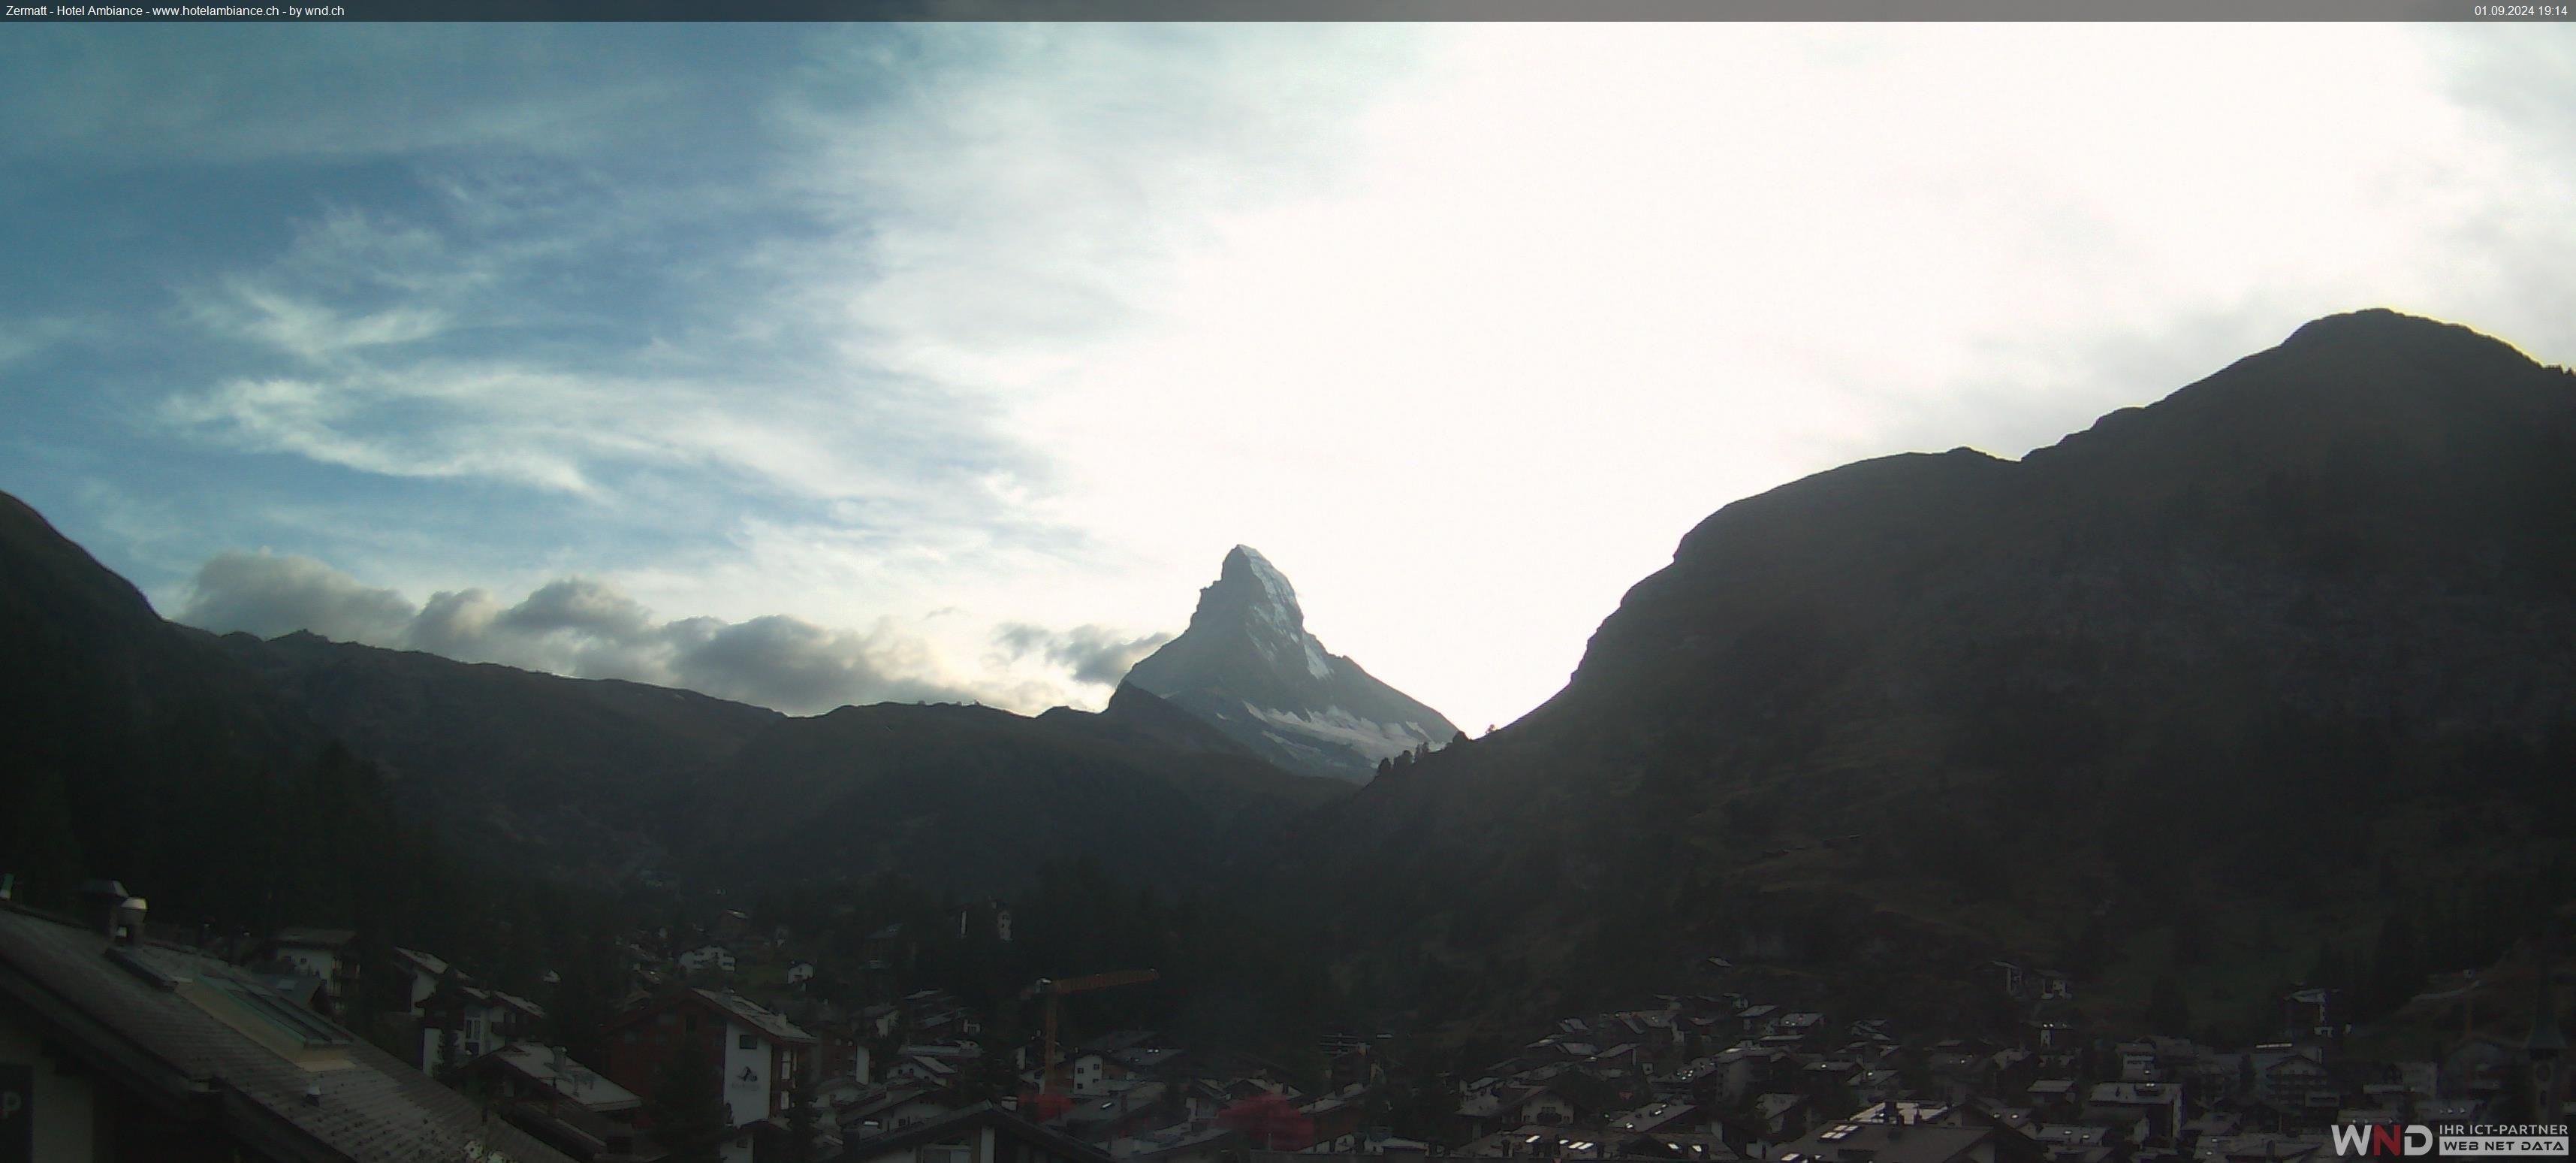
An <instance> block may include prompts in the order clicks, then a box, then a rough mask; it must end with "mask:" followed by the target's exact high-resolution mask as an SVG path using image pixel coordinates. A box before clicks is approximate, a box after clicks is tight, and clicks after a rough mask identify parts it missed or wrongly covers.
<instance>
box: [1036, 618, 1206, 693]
mask: <svg viewBox="0 0 2576 1163" xmlns="http://www.w3.org/2000/svg"><path fill="white" fill-rule="evenodd" d="M1171 640H1172V636H1171V635H1170V634H1169V633H1155V634H1146V635H1143V636H1130V635H1126V634H1123V633H1121V632H1119V631H1117V630H1112V629H1110V628H1109V627H1106V626H1076V627H1074V628H1073V629H1071V630H1061V631H1058V630H1049V629H1047V628H1046V627H1043V626H1034V625H1031V624H1029V623H1026V622H1011V623H1007V624H1005V625H1003V626H1002V627H1001V628H1000V629H998V630H995V631H994V632H993V641H994V642H995V643H996V644H998V645H999V646H1000V647H1001V648H1002V651H1003V656H1004V657H1005V658H1007V659H1009V660H1011V661H1014V662H1016V661H1018V660H1020V659H1022V658H1028V657H1031V656H1036V657H1042V658H1044V659H1046V660H1047V661H1048V662H1051V663H1054V664H1056V665H1057V666H1061V667H1063V668H1065V669H1066V670H1067V671H1069V672H1071V673H1072V675H1073V680H1074V681H1075V682H1085V683H1093V684H1096V685H1100V686H1116V685H1117V684H1118V683H1119V682H1120V681H1121V680H1123V679H1125V678H1126V677H1127V671H1128V670H1129V669H1130V668H1132V667H1134V666H1135V665H1136V663H1137V662H1138V661H1139V660H1141V659H1143V658H1144V657H1145V656H1146V655H1148V654H1152V653H1153V652H1154V651H1155V649H1156V648H1158V647H1160V646H1162V645H1163V644H1164V643H1166V642H1169V641H1171Z"/></svg>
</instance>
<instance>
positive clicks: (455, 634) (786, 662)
mask: <svg viewBox="0 0 2576 1163" xmlns="http://www.w3.org/2000/svg"><path fill="white" fill-rule="evenodd" d="M177 620H178V621H181V622H185V623H187V624H189V625H192V626H200V627H204V628H205V629H208V630H213V631H216V632H218V633H232V632H235V631H243V632H248V633H251V634H255V635H258V636H260V637H262V638H273V637H276V636H278V635H280V634H288V633H292V632H294V631H297V630H309V631H311V632H313V633H315V634H319V635H321V636H323V637H325V638H330V639H333V640H336V641H342V642H361V643H366V644H368V645H371V646H383V647H390V648H394V649H402V650H422V651H427V652H429V653H432V654H439V655H444V656H446V657H449V658H456V659H462V660H465V661H469V662H497V663H502V664H504V665H508V666H516V667H523V668H526V669H529V670H542V671H548V672H551V673H555V674H566V675H572V676H575V677H578V678H622V679H628V680H631V681H635V682H647V683H653V684H656V685H660V686H673V687H685V688H687V689H690V690H695V691H700V692H703V693H705V694H710V695H714V696H716V697H718V698H725V699H734V700H737V701H740V702H746V703H757V704H759V705H762V706H767V707H775V708H777V709H779V710H781V711H786V712H789V713H791V714H812V713H816V712H821V711H827V710H830V709H832V708H834V707H838V706H843V705H846V704H866V703H881V702H969V701H975V700H977V699H979V698H985V699H987V700H988V701H989V697H990V696H989V693H988V692H982V691H979V690H976V689H973V688H970V687H966V686H961V685H958V684H956V683H954V682H951V681H949V680H946V679H943V678H940V677H939V676H938V670H937V665H936V662H935V660H934V659H933V657H932V655H931V653H930V650H929V648H928V647H927V646H926V645H924V644H923V643H922V642H920V641H919V640H918V639H915V638H912V637H909V636H907V635H904V634H902V633H900V632H897V631H896V630H894V629H892V628H890V627H886V626H882V625H881V626H880V627H878V628H877V629H875V630H872V631H867V632H861V631H856V630H847V629H833V628H830V627H825V626H818V625H815V624H814V623H811V622H807V621H804V620H803V619H800V618H793V617H788V616H785V615H770V616H767V617H761V618H753V619H750V620H748V621H743V622H726V621H723V620H721V619H717V618H682V619H679V620H676V621H660V620H657V619H655V618H654V617H653V614H652V612H651V611H650V610H648V609H646V608H645V607H644V606H643V605H642V604H641V603H639V602H637V601H635V600H634V599H633V598H630V597H628V596H626V595H625V594H622V593H619V592H618V591H617V590H615V589H614V588H611V587H609V586H607V585H604V584H602V583H599V582H596V581H589V580H584V579H580V578H566V579H563V580H559V581H554V582H549V583H547V584H546V585H545V586H543V587H541V588H539V589H537V590H536V591H535V592H534V593H531V594H529V595H528V596H527V597H526V598H525V599H523V600H521V601H519V602H518V603H516V604H514V605H505V604H503V603H502V602H501V601H500V600H499V599H497V598H495V597H493V596H492V595H491V594H490V593H489V592H487V591H484V590H480V589H472V590H462V591H442V592H440V593H437V594H433V595H431V596H430V599H429V600H428V601H427V602H426V603H422V604H419V605H415V604H413V603H412V602H411V600H410V599H408V598H405V597H403V596H402V595H401V594H399V593H396V592H395V591H393V590H389V589H379V588H375V587H371V586H368V585H366V584H365V583H362V582H360V581H359V580H357V579H356V578H353V577H350V576H349V575H347V574H345V573H341V572H340V571H338V570H336V569H333V568H331V567H330V566H328V565H325V564H323V563H321V562H319V561H315V560H313V559H311V558H306V557H292V556H281V555H276V554H268V553H239V552H227V553H222V554H218V555H216V556H215V557H214V558H212V559H211V560H209V561H207V562H206V563H205V565H204V566H202V567H200V568H199V569H198V571H197V575H196V579H195V582H194V588H193V590H192V592H191V594H190V597H189V599H188V602H187V605H186V607H185V608H184V609H182V610H181V611H180V613H179V615H178V619H177ZM997 637H998V642H997V645H998V647H999V648H1000V650H1001V652H1002V655H1003V657H1005V658H1007V659H1014V660H1015V659H1020V658H1026V657H1030V656H1032V655H1034V656H1038V657H1042V658H1044V659H1046V660H1047V661H1049V662H1052V663H1054V664H1056V665H1059V666H1062V667H1064V668H1066V669H1067V670H1068V671H1070V672H1071V674H1072V677H1073V678H1074V680H1075V681H1078V682H1084V683H1096V684H1110V683H1115V682H1117V681H1118V680H1119V679H1120V678H1121V677H1123V676H1124V675H1125V674H1126V673H1127V668H1128V667H1129V666H1130V665H1132V664H1133V663H1134V662H1135V660H1136V659H1138V658H1141V657H1143V656H1144V655H1146V654H1147V653H1150V652H1151V651H1152V650H1153V649H1154V648H1155V647H1156V646H1159V645H1161V644H1162V643H1163V642H1165V641H1166V640H1168V639H1169V638H1170V635H1168V634H1156V635H1151V636H1147V637H1141V638H1139V637H1130V636H1125V635H1121V634H1119V633H1117V632H1115V631H1112V630H1109V629H1107V628H1104V627H1100V626H1082V627H1078V628H1076V629H1073V630H1069V631H1061V632H1059V631H1053V630H1049V629H1046V628H1044V627H1040V626H1031V625H1027V624H1024V623H1014V624H1012V625H1010V626H1008V627H1005V628H1004V629H1003V630H1002V631H1001V632H1000V633H999V635H998V636H997ZM1012 693H1013V694H1016V695H1019V696H1022V697H1025V696H1026V695H1028V694H1029V693H1031V692H1029V691H1028V690H1026V689H1019V690H1015V691H1014V692H1012Z"/></svg>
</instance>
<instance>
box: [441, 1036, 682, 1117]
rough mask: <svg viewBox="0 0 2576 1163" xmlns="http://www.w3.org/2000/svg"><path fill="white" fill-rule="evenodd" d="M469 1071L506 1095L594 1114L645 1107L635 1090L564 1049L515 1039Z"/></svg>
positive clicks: (621, 1112)
mask: <svg viewBox="0 0 2576 1163" xmlns="http://www.w3.org/2000/svg"><path fill="white" fill-rule="evenodd" d="M467 1070H468V1071H469V1072H470V1073H471V1074H473V1075H475V1076H477V1077H479V1078H481V1079H483V1080H484V1081H485V1083H486V1084H487V1093H490V1094H492V1095H495V1096H497V1097H499V1098H503V1099H513V1100H528V1101H540V1102H545V1103H549V1104H564V1105H570V1106H578V1107H580V1108H582V1109H583V1110H587V1111H590V1112H591V1113H593V1114H602V1115H623V1116H630V1117H631V1116H633V1115H634V1113H635V1112H636V1111H637V1110H638V1109H640V1108H641V1107H642V1106H643V1105H644V1100H643V1099H642V1098H640V1097H638V1096H637V1095H636V1093H635V1092H634V1091H631V1090H628V1089H626V1088H625V1087H623V1086H619V1085H618V1084H616V1083H614V1082H611V1081H609V1079H608V1076H607V1075H604V1074H601V1073H599V1072H598V1071H596V1070H593V1069H591V1068H590V1067H587V1066H584V1065H582V1064H581V1063H579V1062H576V1061H573V1058H572V1055H570V1054H566V1053H564V1051H563V1050H562V1049H561V1048H560V1047H554V1046H540V1045H538V1044H536V1043H534V1042H512V1043H510V1044H509V1045H507V1046H503V1047H502V1048H500V1049H498V1050H495V1051H493V1052H491V1053H489V1054H486V1055H484V1056H482V1057H480V1058H477V1059H475V1060H474V1061H473V1062H472V1063H471V1064H469V1065H468V1066H467Z"/></svg>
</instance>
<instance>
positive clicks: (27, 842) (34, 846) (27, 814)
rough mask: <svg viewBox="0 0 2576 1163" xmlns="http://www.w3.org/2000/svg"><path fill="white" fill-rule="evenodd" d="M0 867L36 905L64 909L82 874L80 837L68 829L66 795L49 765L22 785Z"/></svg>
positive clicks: (0, 855) (20, 894)
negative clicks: (13, 876) (12, 875)
mask: <svg viewBox="0 0 2576 1163" xmlns="http://www.w3.org/2000/svg"><path fill="white" fill-rule="evenodd" d="M14 814H15V815H16V816H17V817H18V818H17V820H16V827H14V828H12V829H11V830H10V832H9V833H0V835H8V838H9V847H8V848H7V849H6V850H0V870H5V871H9V872H14V873H16V874H18V883H17V886H16V888H15V890H14V892H13V895H14V896H15V897H16V898H17V899H18V900H21V901H24V902H26V903H28V904H32V905H35V906H37V907H39V908H50V909H68V908H70V907H71V906H72V902H73V898H74V896H75V895H76V893H77V890H78V889H79V887H80V883H81V880H82V879H83V877H84V876H85V875H86V865H87V864H88V861H87V860H86V859H84V858H83V856H82V854H81V843H80V837H79V836H78V835H76V834H75V833H74V832H73V831H72V805H71V797H70V795H69V794H67V793H66V791H65V789H64V787H63V773H62V772H60V771H58V770H54V769H50V768H48V769H47V770H45V771H44V772H42V773H40V774H38V775H37V776H36V777H35V778H34V779H33V780H31V781H30V782H29V783H28V785H27V790H26V793H25V799H24V800H22V801H21V803H20V807H19V809H18V811H17V812H16V813H14Z"/></svg>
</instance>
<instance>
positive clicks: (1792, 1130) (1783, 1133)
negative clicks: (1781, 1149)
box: [1753, 1094, 1810, 1142]
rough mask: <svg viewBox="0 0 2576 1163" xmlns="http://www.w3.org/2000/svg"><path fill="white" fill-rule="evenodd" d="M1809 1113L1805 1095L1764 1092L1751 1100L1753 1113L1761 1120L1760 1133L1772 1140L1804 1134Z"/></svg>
mask: <svg viewBox="0 0 2576 1163" xmlns="http://www.w3.org/2000/svg"><path fill="white" fill-rule="evenodd" d="M1809 1113H1810V1112H1809V1108H1808V1106H1807V1098H1806V1096H1805V1095H1799V1094H1766V1095H1762V1096H1759V1097H1757V1098H1755V1099H1754V1100H1753V1115H1754V1117H1755V1118H1756V1119H1759V1120H1761V1124H1762V1127H1761V1130H1762V1134H1763V1136H1764V1137H1765V1138H1768V1139H1771V1140H1772V1141H1774V1142H1777V1141H1779V1140H1781V1139H1788V1138H1795V1137H1797V1136H1799V1135H1803V1134H1806V1133H1807V1127H1808V1124H1809V1117H1808V1116H1809Z"/></svg>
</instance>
